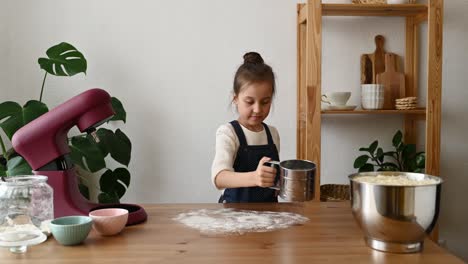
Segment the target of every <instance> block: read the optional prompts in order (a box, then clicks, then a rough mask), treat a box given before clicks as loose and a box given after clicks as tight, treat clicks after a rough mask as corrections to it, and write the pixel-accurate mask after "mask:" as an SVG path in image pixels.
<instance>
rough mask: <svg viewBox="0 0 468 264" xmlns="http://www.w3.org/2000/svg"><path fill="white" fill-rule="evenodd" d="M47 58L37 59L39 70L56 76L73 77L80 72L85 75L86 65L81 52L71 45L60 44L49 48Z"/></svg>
mask: <svg viewBox="0 0 468 264" xmlns="http://www.w3.org/2000/svg"><path fill="white" fill-rule="evenodd" d="M46 54H47V56H49V57H48V58H39V60H38V62H39V65H40V66H41V69H44V70H45V71H46V72H48V73H50V74H52V75H56V76H73V75H75V74H78V73H80V72H83V73H84V74H86V68H87V63H86V59H85V57H84V56H83V54H82V53H81V52H79V51H78V50H77V49H76V48H75V47H73V46H72V45H70V44H68V43H66V42H62V43H60V44H58V45H55V46H53V47H51V48H49V49H48V50H47V52H46Z"/></svg>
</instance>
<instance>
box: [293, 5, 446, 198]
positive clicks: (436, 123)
mask: <svg viewBox="0 0 468 264" xmlns="http://www.w3.org/2000/svg"><path fill="white" fill-rule="evenodd" d="M297 13H298V16H297V56H298V57H297V64H298V65H297V69H298V72H297V80H298V90H297V158H298V159H306V160H311V161H313V162H315V163H316V164H317V171H316V177H315V198H314V200H315V201H319V200H320V199H319V198H320V169H321V166H320V161H321V157H320V152H321V118H322V115H336V114H338V115H354V114H372V115H374V114H378V115H389V114H395V115H403V116H404V128H403V130H404V140H405V142H407V143H416V140H417V133H416V121H417V120H420V119H424V120H425V122H426V131H425V132H426V144H425V147H426V173H428V174H432V175H440V173H439V170H440V164H439V162H440V124H441V88H442V29H443V28H442V22H443V21H442V20H443V0H428V4H427V5H426V4H404V5H387V4H380V5H374V4H322V3H321V0H307V3H305V4H298V6H297ZM323 16H383V17H388V16H401V17H404V18H405V20H406V25H405V32H406V44H405V47H406V51H405V57H404V61H405V87H406V88H405V89H406V91H405V94H406V96H417V94H418V72H419V65H418V61H419V58H418V53H419V52H418V51H419V39H418V34H417V32H418V31H417V30H418V27H419V25H420V24H421V23H423V22H427V25H428V26H427V32H428V33H427V35H428V37H427V40H426V41H427V45H428V53H427V57H428V70H427V74H428V84H427V102H426V107H425V108H424V109H414V110H373V111H369V110H354V111H336V110H325V111H322V110H321V94H322V90H321V79H322V68H321V67H322V17H323ZM356 61H358V59H356Z"/></svg>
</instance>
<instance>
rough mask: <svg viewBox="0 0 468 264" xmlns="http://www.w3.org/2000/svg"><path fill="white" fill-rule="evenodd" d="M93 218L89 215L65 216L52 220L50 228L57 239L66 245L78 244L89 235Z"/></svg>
mask: <svg viewBox="0 0 468 264" xmlns="http://www.w3.org/2000/svg"><path fill="white" fill-rule="evenodd" d="M92 226H93V220H92V219H91V218H90V217H87V216H81V215H76V216H65V217H60V218H56V219H54V220H52V221H51V222H50V230H51V231H52V235H53V236H54V238H55V240H57V241H58V242H59V243H60V244H62V245H64V246H72V245H77V244H80V243H81V242H83V241H84V240H85V239H86V237H88V234H89V231H91V227H92Z"/></svg>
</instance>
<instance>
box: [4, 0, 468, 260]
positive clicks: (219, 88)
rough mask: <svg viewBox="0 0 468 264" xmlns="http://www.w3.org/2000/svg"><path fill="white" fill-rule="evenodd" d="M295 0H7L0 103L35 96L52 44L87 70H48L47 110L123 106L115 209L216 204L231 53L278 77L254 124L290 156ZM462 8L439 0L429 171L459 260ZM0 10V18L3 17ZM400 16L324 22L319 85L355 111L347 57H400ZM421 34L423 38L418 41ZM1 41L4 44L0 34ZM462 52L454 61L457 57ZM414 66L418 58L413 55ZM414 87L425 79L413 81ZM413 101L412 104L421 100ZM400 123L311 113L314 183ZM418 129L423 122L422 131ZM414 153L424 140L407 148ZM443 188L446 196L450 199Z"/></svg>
mask: <svg viewBox="0 0 468 264" xmlns="http://www.w3.org/2000/svg"><path fill="white" fill-rule="evenodd" d="M296 3H297V1H295V0H288V1H269V0H242V1H239V0H238V1H219V0H204V1H191V0H179V1H162V0H160V1H149V0H147V1H143V0H140V1H122V0H113V1H111V0H100V1H91V0H82V1H80V2H79V3H73V4H72V3H71V2H69V1H59V0H42V1H26V0H7V1H2V7H3V8H1V9H0V23H1V24H0V34H1V35H2V38H0V55H1V58H2V60H0V79H1V80H2V85H1V86H0V91H1V92H0V99H1V100H5V98H6V99H8V100H15V101H19V102H21V103H24V102H25V101H26V100H28V99H32V98H35V99H37V98H38V95H39V90H40V85H41V81H42V77H43V72H42V71H41V70H40V69H39V66H38V65H37V58H38V57H40V56H44V54H45V51H46V49H47V48H48V47H50V46H52V45H54V44H57V43H59V42H62V41H67V42H69V43H71V44H73V45H75V46H76V47H77V48H78V49H79V50H80V51H82V52H83V53H84V54H85V56H86V58H87V59H88V73H87V75H86V76H84V75H78V76H74V77H71V78H60V77H54V76H49V77H48V80H47V83H46V90H45V95H44V96H45V101H46V103H47V104H48V105H49V106H55V105H57V104H59V103H60V102H62V101H64V100H66V99H68V98H69V97H71V96H73V95H76V94H78V93H79V92H82V91H84V90H86V89H89V88H93V87H101V88H103V89H106V90H107V91H109V92H110V93H111V94H112V95H113V96H116V97H118V98H119V99H121V100H122V102H123V104H124V106H125V108H126V110H127V113H128V122H127V124H125V125H124V126H121V127H122V129H123V130H124V131H125V132H126V133H127V135H128V136H129V137H130V139H131V141H132V143H133V153H132V154H133V157H132V161H131V166H130V170H131V173H132V181H131V187H130V190H129V192H128V193H127V194H126V196H125V197H124V198H125V199H124V200H125V201H128V202H137V203H147V202H163V203H165V202H215V201H216V199H217V196H218V192H217V191H216V190H215V189H214V188H213V187H212V185H211V182H210V165H211V161H212V158H213V155H214V140H215V130H216V128H217V127H218V126H219V125H220V124H222V123H225V122H228V121H230V120H231V119H233V118H235V114H234V113H233V112H232V111H231V109H230V108H229V100H230V90H231V83H232V79H233V75H234V72H235V70H236V69H237V66H238V65H239V64H240V63H241V62H242V55H243V53H245V52H247V51H250V50H256V51H259V52H260V53H261V54H262V55H263V57H264V59H265V61H266V62H267V63H269V64H270V65H271V66H272V67H273V69H274V70H275V72H276V74H277V84H278V94H277V98H276V101H275V106H274V110H273V113H272V114H271V115H270V117H269V119H268V120H267V122H268V123H270V124H273V125H275V126H276V127H277V128H278V129H279V131H280V134H281V143H282V144H281V150H282V151H281V158H282V159H286V158H294V157H295V153H296V125H295V124H296ZM467 3H468V1H466V0H450V1H445V26H444V30H445V32H444V69H443V71H444V77H443V78H444V79H443V87H444V89H443V106H442V107H443V123H442V125H443V128H442V153H441V157H442V159H441V162H442V166H441V167H442V169H441V175H442V176H444V177H446V178H447V179H448V180H447V182H446V183H445V184H444V194H443V200H442V215H441V238H442V239H446V240H447V245H448V246H449V248H450V249H451V250H454V251H455V252H456V253H457V254H459V255H462V256H464V257H465V258H466V259H468V252H467V249H466V247H465V248H463V247H464V246H463V245H466V243H468V240H467V237H468V228H467V226H466V224H465V223H466V222H467V221H468V213H467V212H466V210H464V209H462V207H461V205H460V202H461V201H463V200H464V199H463V198H464V197H463V196H462V193H463V192H464V187H465V186H467V183H468V178H467V176H465V175H464V174H466V173H464V171H467V162H466V161H465V160H464V157H465V155H466V154H467V153H468V151H467V144H464V141H463V139H464V137H463V135H464V131H466V130H467V128H468V125H467V122H466V121H467V120H466V119H467V118H466V115H467V113H468V109H467V106H466V102H464V100H466V99H465V98H467V89H466V87H465V86H466V85H464V84H466V83H468V75H467V72H466V68H467V67H468V64H467V62H466V61H468V53H467V52H466V47H468V45H467V44H468V37H467V34H466V25H468V18H467V17H466V16H465V15H464V14H465V13H466V12H467V11H468V4H467ZM1 12H4V13H3V14H2V13H1ZM403 28H404V20H403V19H402V18H326V19H325V20H324V26H323V46H324V47H323V69H322V73H323V76H322V78H323V90H324V91H344V90H348V91H352V92H353V95H352V97H351V99H350V103H351V104H359V57H360V54H362V53H370V52H373V50H374V42H373V38H374V36H375V35H376V34H383V35H384V36H385V37H386V38H387V44H386V49H387V50H389V51H392V52H396V53H397V54H399V55H402V56H403V55H404V37H405V35H404V33H403ZM421 34H422V36H423V39H424V38H425V35H426V34H425V32H424V30H423V32H422V33H421ZM3 36H6V37H3ZM4 58H6V59H4ZM463 58H464V60H463ZM422 62H423V64H424V63H425V60H424V58H423V59H422ZM421 80H422V82H423V81H424V80H425V79H421ZM421 99H422V100H424V99H425V93H424V92H423V96H422V97H421ZM401 125H402V120H401V118H400V117H396V116H388V117H385V119H384V120H383V119H382V118H381V117H379V118H376V117H372V116H355V117H349V116H346V117H341V116H333V117H331V116H330V117H328V116H327V117H324V118H323V130H322V132H323V134H322V135H323V137H322V139H323V141H322V146H323V150H322V162H323V166H322V175H324V179H323V183H345V182H347V175H348V174H350V173H352V172H353V171H355V170H354V169H353V167H352V164H353V161H354V159H355V157H357V156H358V155H359V152H358V151H357V149H358V148H359V147H361V146H365V145H367V144H369V143H371V142H372V141H373V140H374V139H378V140H379V142H380V143H381V144H382V146H383V147H384V148H386V149H388V148H389V147H390V146H391V137H392V136H393V134H394V133H395V131H396V129H401ZM421 126H422V127H423V126H424V124H421ZM419 143H420V144H419V147H423V146H424V141H423V140H422V141H421V142H419ZM449 190H450V192H449Z"/></svg>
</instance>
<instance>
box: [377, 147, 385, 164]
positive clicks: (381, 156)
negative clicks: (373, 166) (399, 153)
mask: <svg viewBox="0 0 468 264" xmlns="http://www.w3.org/2000/svg"><path fill="white" fill-rule="evenodd" d="M376 158H377V159H378V160H379V161H380V162H383V160H384V158H385V156H384V152H383V149H382V148H378V149H377V155H376Z"/></svg>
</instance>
